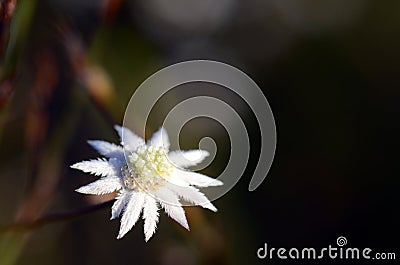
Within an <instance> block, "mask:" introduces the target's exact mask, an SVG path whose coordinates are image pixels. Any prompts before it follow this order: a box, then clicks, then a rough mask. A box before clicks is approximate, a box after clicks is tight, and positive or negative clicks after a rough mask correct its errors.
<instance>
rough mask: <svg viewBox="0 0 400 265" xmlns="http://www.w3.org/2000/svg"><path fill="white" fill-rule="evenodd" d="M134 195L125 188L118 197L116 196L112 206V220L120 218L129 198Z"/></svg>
mask: <svg viewBox="0 0 400 265" xmlns="http://www.w3.org/2000/svg"><path fill="white" fill-rule="evenodd" d="M131 196H132V192H129V191H126V190H123V191H122V192H121V193H120V194H119V195H118V196H117V198H115V202H114V204H113V206H112V207H111V218H110V219H111V220H113V219H115V218H118V217H119V215H120V214H121V212H122V210H123V209H124V208H125V206H126V204H127V203H128V202H129V199H130V198H131Z"/></svg>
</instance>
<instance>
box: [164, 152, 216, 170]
mask: <svg viewBox="0 0 400 265" xmlns="http://www.w3.org/2000/svg"><path fill="white" fill-rule="evenodd" d="M207 156H209V153H208V152H207V151H205V150H188V151H172V152H169V153H168V159H169V160H170V161H171V162H172V163H174V164H175V165H177V166H179V167H183V168H185V167H191V166H195V165H197V164H199V163H201V162H202V161H203V160H204V158H206V157H207Z"/></svg>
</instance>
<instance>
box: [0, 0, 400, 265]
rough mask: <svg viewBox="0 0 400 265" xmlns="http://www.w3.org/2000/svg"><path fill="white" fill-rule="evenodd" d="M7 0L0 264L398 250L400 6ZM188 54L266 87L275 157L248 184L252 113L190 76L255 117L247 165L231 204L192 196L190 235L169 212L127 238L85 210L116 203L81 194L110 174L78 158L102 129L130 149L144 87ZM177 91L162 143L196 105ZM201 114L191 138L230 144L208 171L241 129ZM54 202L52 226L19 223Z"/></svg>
mask: <svg viewBox="0 0 400 265" xmlns="http://www.w3.org/2000/svg"><path fill="white" fill-rule="evenodd" d="M0 3H1V10H0V78H1V79H0V224H1V228H0V264H1V265H3V264H19V265H25V264H41V265H46V264H61V265H63V264H175V265H179V264H266V263H267V262H268V263H269V264H292V263H291V261H289V260H287V261H282V260H278V259H273V260H259V259H258V258H257V256H256V251H257V249H258V248H260V247H262V246H263V245H264V243H268V245H269V246H270V247H286V248H291V247H299V248H301V247H315V248H318V247H327V246H328V245H329V244H331V245H336V238H337V237H339V236H345V237H346V238H347V240H348V246H349V247H360V248H364V247H370V248H372V249H373V250H374V251H382V252H396V251H397V250H398V249H399V246H400V245H399V242H398V238H397V235H398V234H399V228H398V227H399V226H398V225H399V221H400V220H399V216H398V205H399V202H400V201H399V192H398V189H399V184H400V181H399V171H400V164H399V162H398V152H399V151H398V150H399V147H400V144H399V140H398V136H399V134H400V127H399V125H398V117H399V114H400V104H399V102H400V89H399V88H400V49H399V47H400V16H399V12H400V1H396V0H393V1H390V0H389V1H372V0H353V1H345V0H325V1H311V0H297V1H290V0H269V1H268V0H264V1H262V0H249V1H239V0H220V1H212V0H203V1H196V0H169V1H162V0H147V1H144V0H143V1H134V0H132V1H127V0H125V1H123V0H88V1H78V0H70V1H66V0H43V1H38V0H19V1H16V0H11V1H7V0H1V1H0ZM189 59H212V60H218V61H221V62H225V63H229V64H231V65H233V66H235V67H237V68H239V69H241V70H242V71H244V72H246V73H247V74H248V75H249V76H250V77H252V78H253V80H255V81H256V82H257V84H258V85H259V86H260V87H261V89H262V90H263V92H264V94H265V96H266V98H267V99H268V101H269V104H270V106H271V108H272V111H273V113H274V116H275V122H276V127H277V135H278V143H277V149H276V155H275V160H274V163H273V166H272V168H271V170H270V172H269V174H268V177H267V179H266V181H264V183H263V184H262V185H261V186H260V187H259V188H258V189H257V190H255V191H254V192H249V191H248V189H247V188H248V184H249V181H250V179H251V176H252V173H253V171H254V168H255V165H256V163H257V160H258V156H259V152H260V147H259V143H260V132H259V129H258V127H257V121H256V120H255V117H254V115H252V113H251V110H250V109H249V108H248V106H247V105H246V104H245V103H244V102H242V101H241V100H240V98H235V95H234V94H232V93H229V91H225V92H224V90H223V89H222V88H221V89H217V88H214V89H213V88H210V87H206V88H204V89H202V88H201V87H198V86H192V87H191V89H192V91H193V93H197V94H202V93H205V94H211V95H212V94H213V93H216V94H218V97H219V98H222V99H225V100H226V101H227V102H229V103H230V104H231V105H232V106H233V107H235V109H237V111H238V112H239V113H240V114H241V117H242V118H243V119H244V121H245V123H246V126H247V127H248V128H249V135H250V139H251V140H250V141H251V144H252V145H251V146H252V149H251V155H250V163H249V165H248V168H247V169H246V172H245V174H244V176H243V177H242V178H241V180H240V182H239V183H238V184H237V185H236V186H235V187H234V188H233V189H232V190H231V191H230V192H229V193H228V194H226V195H225V196H223V197H222V198H220V199H219V200H217V201H215V205H216V206H217V208H218V209H219V211H218V212H217V213H211V212H209V211H206V210H203V209H200V208H199V207H186V212H187V216H188V221H189V225H190V227H191V231H190V232H187V231H185V230H184V229H182V228H181V227H179V225H177V224H176V223H175V222H174V221H172V220H170V219H169V218H167V217H166V215H165V214H164V213H163V212H161V213H160V215H161V219H160V223H159V226H158V229H157V232H156V234H155V235H154V236H153V238H152V239H151V240H150V241H149V242H148V243H145V242H144V237H143V226H142V222H141V221H139V222H138V224H137V225H136V226H135V227H134V228H133V230H132V231H131V232H129V233H128V234H127V235H126V236H125V237H124V239H123V240H117V239H116V235H117V232H118V227H119V222H118V221H116V220H115V221H109V217H110V208H109V207H102V208H100V209H98V210H97V211H91V212H90V213H89V214H86V215H83V214H81V212H80V211H79V209H81V208H82V207H86V206H87V205H91V204H98V203H101V202H103V201H107V200H110V199H112V198H113V197H112V196H111V197H110V196H101V197H98V196H97V197H96V196H83V195H81V194H78V193H76V192H75V191H74V190H75V189H76V188H78V187H79V186H81V185H84V184H86V183H89V182H91V181H93V180H94V179H95V178H94V177H91V176H89V175H87V174H83V173H80V172H77V171H74V170H72V169H70V168H69V165H71V164H72V163H75V162H77V161H81V160H84V159H90V158H95V157H96V156H97V154H96V153H95V151H94V150H92V149H90V147H89V146H88V145H87V144H86V141H87V140H88V139H104V140H107V141H111V142H117V141H118V138H117V135H116V133H115V132H114V131H113V125H114V124H121V123H122V119H123V114H124V110H125V107H126V105H127V103H128V101H129V99H130V96H131V95H132V93H133V92H134V90H135V89H136V88H137V87H138V86H139V85H140V83H141V82H143V81H144V80H145V79H146V78H147V77H148V76H149V75H151V74H153V73H154V72H156V71H157V70H160V69H161V68H163V67H165V66H168V65H171V64H173V63H176V62H181V61H184V60H189ZM179 91H180V90H179V88H177V89H176V90H174V93H171V94H169V95H166V98H164V99H163V100H162V101H161V102H159V104H157V108H159V110H162V111H154V112H153V113H152V117H153V118H152V119H151V120H150V121H149V124H148V128H149V135H147V137H148V136H150V135H151V133H152V132H153V131H155V130H156V129H157V128H158V126H159V122H160V120H161V121H162V119H163V117H165V115H166V114H167V112H168V108H171V106H174V104H176V103H177V102H179V101H180V100H182V93H180V92H179ZM186 91H187V90H186ZM189 91H190V90H189ZM189 94H190V93H189ZM157 108H156V109H157ZM198 122H200V124H202V126H201V127H199V126H197V127H196V121H195V120H194V121H193V124H191V123H188V124H187V126H186V127H187V128H186V127H184V128H183V131H182V136H181V139H180V140H181V142H182V147H183V148H185V149H186V148H196V147H197V145H198V139H199V138H201V137H202V136H204V135H207V134H208V132H210V131H211V132H212V135H211V136H212V137H213V138H214V139H216V142H217V145H218V147H219V149H218V154H217V157H216V159H215V160H214V162H213V163H212V164H211V165H210V166H209V167H207V168H206V169H205V170H203V171H202V172H203V173H206V174H208V175H210V176H218V173H220V172H221V171H222V170H223V169H224V166H225V165H226V162H227V160H228V159H229V150H228V149H227V148H226V146H229V137H228V136H227V133H226V132H225V131H224V129H223V128H221V126H219V125H218V124H216V123H215V122H213V121H201V119H200V120H199V121H198ZM204 124H207V126H205V125H204ZM191 125H193V126H195V128H197V129H196V130H190V127H191ZM199 128H204V129H200V130H199ZM185 132H186V133H185ZM69 212H72V213H75V214H72V215H71V214H70V215H68V213H69ZM54 213H55V214H56V215H55V217H54V215H53V219H51V220H50V221H49V222H48V223H46V222H42V223H39V224H37V223H36V225H13V224H31V223H32V222H35V221H36V220H41V218H43V216H49V215H50V216H52V214H54ZM58 213H61V216H60V215H57V214H58ZM65 213H66V214H65ZM66 217H68V218H66ZM70 217H71V218H70ZM72 217H74V218H72ZM397 254H399V253H397ZM303 262H304V264H308V263H309V261H303ZM338 262H339V260H335V261H331V260H322V261H319V262H318V264H326V263H329V264H336V263H338ZM350 262H351V261H346V264H349V263H350ZM294 263H296V264H303V263H302V262H301V261H296V262H294Z"/></svg>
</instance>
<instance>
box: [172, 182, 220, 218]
mask: <svg viewBox="0 0 400 265" xmlns="http://www.w3.org/2000/svg"><path fill="white" fill-rule="evenodd" d="M168 188H169V189H171V190H172V191H174V192H175V193H176V194H178V195H179V196H180V197H182V198H183V199H184V200H185V201H187V202H190V203H193V204H195V205H199V206H201V207H203V208H206V209H209V210H211V211H213V212H216V211H217V208H215V206H214V205H213V204H212V203H211V202H210V201H209V200H208V199H207V197H206V196H205V195H204V194H203V193H202V192H200V191H199V190H198V189H196V188H195V187H191V186H189V187H180V186H176V185H172V184H168Z"/></svg>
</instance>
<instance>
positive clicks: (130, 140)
mask: <svg viewBox="0 0 400 265" xmlns="http://www.w3.org/2000/svg"><path fill="white" fill-rule="evenodd" d="M114 128H115V130H116V131H117V132H118V135H119V138H120V139H121V144H122V145H123V146H124V147H125V148H126V149H128V150H129V151H135V150H136V148H138V147H139V146H141V145H143V144H145V142H144V139H143V138H142V137H140V136H138V135H136V134H134V133H133V132H132V131H131V130H129V129H128V128H126V127H121V126H119V125H115V126H114Z"/></svg>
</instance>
